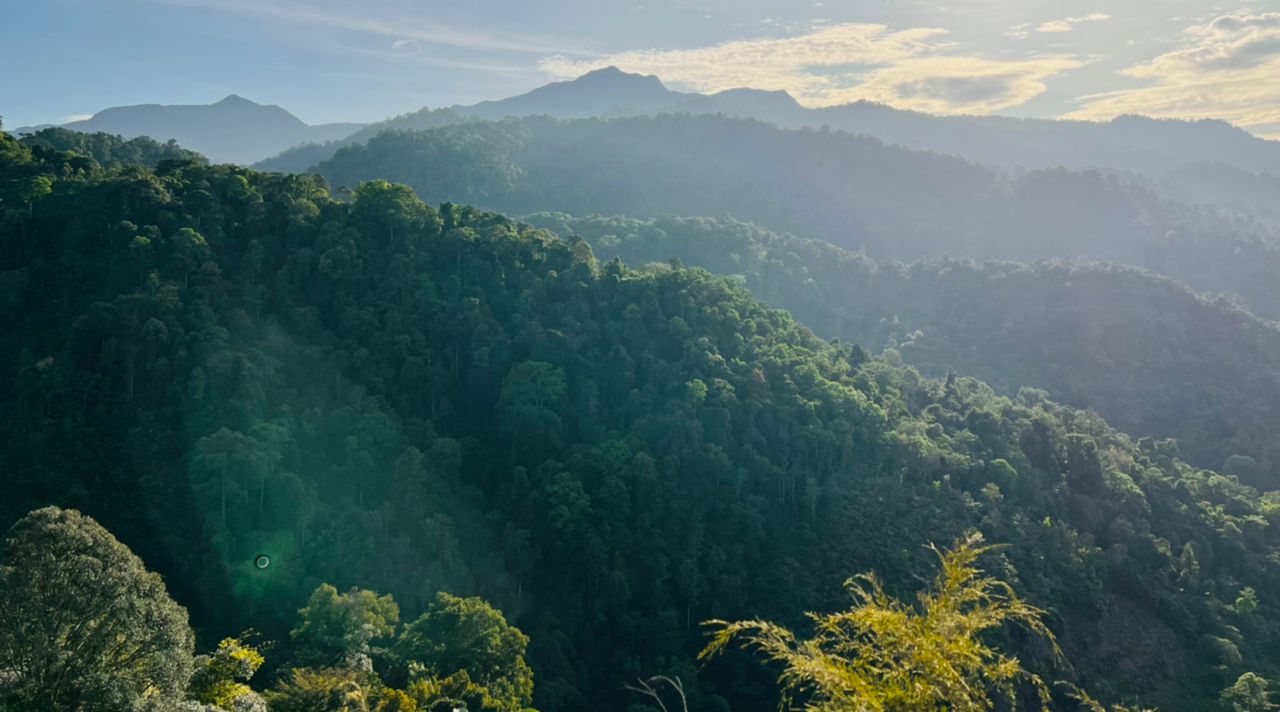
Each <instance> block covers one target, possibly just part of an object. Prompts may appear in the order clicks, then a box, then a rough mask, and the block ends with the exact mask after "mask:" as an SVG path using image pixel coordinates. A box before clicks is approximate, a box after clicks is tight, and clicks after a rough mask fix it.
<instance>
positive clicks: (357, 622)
mask: <svg viewBox="0 0 1280 712" xmlns="http://www.w3.org/2000/svg"><path fill="white" fill-rule="evenodd" d="M298 617H299V619H300V622H299V624H298V627H296V628H294V629H293V631H292V632H291V633H290V637H291V638H293V641H294V643H295V644H296V645H297V651H298V652H297V654H298V659H299V660H300V661H301V662H302V663H303V664H305V665H320V666H324V665H338V664H343V663H346V662H348V661H349V660H350V659H351V658H352V657H353V656H356V655H368V654H369V653H370V652H371V651H372V650H373V643H374V641H377V640H380V639H386V638H389V637H391V636H393V635H395V632H396V627H397V626H398V625H399V623H400V607H399V606H397V605H396V602H395V600H394V599H393V598H392V597H391V596H389V595H385V596H379V595H378V594H376V593H374V592H373V591H367V590H359V589H354V588H353V589H351V590H350V591H347V592H346V593H338V589H336V588H334V587H333V586H331V585H329V584H327V583H325V584H320V586H319V587H318V588H316V590H315V591H314V592H313V593H312V594H311V598H310V599H309V600H308V601H307V605H306V607H305V608H303V609H302V610H300V611H298Z"/></svg>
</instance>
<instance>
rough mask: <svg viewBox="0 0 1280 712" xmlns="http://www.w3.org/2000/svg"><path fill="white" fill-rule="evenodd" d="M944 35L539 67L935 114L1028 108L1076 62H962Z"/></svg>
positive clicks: (877, 33)
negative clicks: (606, 70) (607, 71)
mask: <svg viewBox="0 0 1280 712" xmlns="http://www.w3.org/2000/svg"><path fill="white" fill-rule="evenodd" d="M945 34H946V30H943V29H939V28H930V27H917V28H911V29H906V30H896V31H895V30H890V29H889V28H888V27H886V26H884V25H880V24H865V23H845V24H838V25H828V26H823V27H811V28H809V30H808V31H806V32H804V33H802V34H798V35H794V36H790V37H776V38H764V39H753V40H738V41H734V42H726V43H723V44H718V45H713V46H709V47H698V48H692V49H680V50H640V51H630V52H621V53H617V54H610V55H605V56H602V57H596V58H593V59H586V60H581V59H570V58H566V57H564V56H560V55H557V56H551V57H547V58H545V59H544V60H543V61H542V62H541V65H540V66H541V68H542V69H543V70H544V71H546V72H547V73H548V74H551V75H552V76H554V77H557V78H570V77H575V76H578V75H580V74H582V73H584V72H587V71H590V70H592V69H598V68H600V67H605V66H609V65H614V66H617V67H619V68H620V69H623V70H624V71H630V72H639V73H643V74H656V75H657V76H659V77H661V78H662V79H664V80H667V81H671V82H673V83H676V84H678V85H681V86H683V87H687V88H690V89H693V90H696V91H702V92H714V91H722V90H725V89H732V88H737V87H752V88H756V89H769V90H777V89H783V90H786V91H788V92H790V93H791V94H792V95H794V96H795V97H796V98H797V99H798V100H800V101H801V102H804V103H807V104H810V105H830V104H838V103H845V102H850V101H855V100H858V99H868V100H872V101H880V102H884V103H888V104H893V105H894V106H899V107H903V108H909V109H916V110H919V111H929V112H935V113H990V112H993V111H999V110H1002V109H1007V108H1010V107H1014V106H1018V105H1020V104H1022V103H1025V102H1026V101H1028V100H1030V99H1031V98H1033V97H1035V96H1037V95H1038V94H1040V93H1042V92H1043V91H1044V90H1045V86H1044V83H1043V81H1044V80H1045V79H1047V78H1048V77H1051V76H1053V75H1055V74H1059V73H1061V72H1064V71H1067V70H1069V69H1073V68H1076V67H1079V66H1081V64H1082V63H1081V62H1080V61H1079V60H1077V59H1075V58H1073V57H1069V56H1063V55H1044V56H1038V57H1031V58H1027V59H1022V60H1009V61H1004V60H992V59H985V58H981V57H973V56H966V55H963V54H959V53H957V52H956V48H955V46H954V45H952V44H950V43H948V42H946V41H944V39H943V36H944V35H945Z"/></svg>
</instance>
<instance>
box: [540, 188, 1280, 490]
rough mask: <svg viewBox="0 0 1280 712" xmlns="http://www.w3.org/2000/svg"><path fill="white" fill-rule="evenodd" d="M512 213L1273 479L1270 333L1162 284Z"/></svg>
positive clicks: (944, 368) (740, 230) (1250, 476)
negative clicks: (714, 277)
mask: <svg viewBox="0 0 1280 712" xmlns="http://www.w3.org/2000/svg"><path fill="white" fill-rule="evenodd" d="M525 220H527V221H528V222H530V223H531V224H533V225H535V226H538V227H543V228H546V229H549V230H552V231H555V232H557V233H559V234H561V235H575V236H580V237H582V238H583V239H585V240H586V241H587V242H588V243H589V244H590V245H591V247H592V249H593V250H594V252H595V253H596V254H597V255H599V256H600V257H601V259H608V258H612V257H615V256H616V257H619V258H621V259H622V260H624V261H625V262H627V263H629V264H637V265H639V264H645V263H648V262H666V261H668V260H670V259H677V260H680V261H681V262H683V263H684V264H685V265H687V266H690V267H702V268H705V269H708V270H710V271H712V272H716V273H720V274H727V275H733V276H735V277H736V278H739V279H741V280H742V283H743V284H744V285H745V286H746V287H747V288H748V289H749V290H751V293H752V294H753V295H755V296H756V297H758V298H759V299H762V300H763V301H765V302H768V303H769V304H773V305H776V306H779V307H782V308H785V309H787V310H788V311H790V312H791V313H792V314H794V315H795V316H796V318H797V319H799V320H800V321H801V322H803V323H804V324H807V325H809V326H810V327H812V328H813V329H814V331H815V332H816V333H817V334H819V335H820V336H824V337H828V338H839V339H840V340H842V341H844V342H847V343H858V344H863V345H865V346H867V347H868V348H870V349H872V350H874V351H879V350H881V349H884V348H890V349H892V350H893V352H894V353H895V354H897V355H899V356H900V357H901V358H902V359H903V360H904V361H906V362H908V363H910V364H912V365H914V366H916V367H917V368H919V369H921V370H922V371H923V372H924V373H926V374H928V375H931V376H934V377H943V376H945V375H946V374H947V372H948V370H949V369H956V370H957V371H959V372H960V373H962V374H964V375H969V376H974V377H977V378H980V379H982V380H983V381H985V382H987V383H988V384H990V385H992V386H993V387H995V388H996V389H997V390H999V391H1000V392H1002V393H1005V394H1008V395H1013V394H1016V393H1017V392H1018V391H1019V389H1021V388H1022V387H1027V386H1029V387H1034V388H1043V389H1046V390H1048V391H1049V392H1050V395H1051V396H1052V397H1053V398H1054V399H1056V400H1060V401H1062V402H1065V403H1069V404H1071V405H1074V406H1076V407H1080V408H1093V409H1095V410H1097V411H1098V412H1099V413H1101V414H1102V415H1103V417H1105V418H1106V419H1107V420H1108V422H1110V423H1112V424H1113V425H1115V426H1116V427H1118V428H1119V429H1120V430H1123V431H1124V432H1127V433H1131V434H1134V435H1139V436H1153V437H1157V438H1167V437H1173V438H1176V439H1177V440H1178V444H1179V451H1180V452H1181V453H1182V455H1183V456H1184V457H1186V458H1187V459H1188V460H1189V461H1190V462H1193V463H1195V464H1197V465H1200V466H1203V467H1208V468H1212V469H1222V468H1223V467H1224V466H1225V467H1226V469H1229V470H1231V471H1233V472H1234V473H1235V474H1238V475H1240V476H1241V477H1243V478H1245V479H1247V480H1248V481H1250V482H1252V483H1253V484H1255V485H1257V486H1259V487H1260V488H1263V489H1276V488H1277V487H1280V469H1277V465H1278V464H1280V439H1278V438H1277V437H1276V433H1277V432H1280V413H1277V412H1276V409H1275V408H1274V404H1275V403H1276V402H1280V327H1277V325H1276V324H1275V323H1272V322H1264V321H1262V320H1259V319H1258V318H1256V317H1254V316H1252V315H1250V314H1249V313H1247V312H1245V311H1243V310H1241V309H1239V308H1237V307H1236V306H1235V305H1233V304H1231V303H1230V302H1226V301H1222V300H1210V299H1206V298H1204V297H1202V296H1200V295H1197V294H1195V293H1194V292H1192V291H1191V290H1189V289H1187V288H1186V287H1185V286H1184V285H1181V284H1178V283H1176V282H1173V281H1172V280H1169V279H1167V278H1162V277H1159V276H1157V275H1154V274H1151V273H1149V272H1144V271H1141V270H1135V269H1132V268H1127V267H1123V266H1118V265H1108V264H1095V263H1070V262H1056V261H1055V262H1042V263H1036V264H1032V265H1026V264H1016V263H988V264H983V265H976V264H974V263H972V262H962V261H955V260H950V261H936V262H922V263H914V264H910V265H903V264H900V263H896V262H887V263H883V264H878V263H877V262H876V261H874V260H872V259H871V258H869V257H866V256H865V255H858V254H852V253H849V252H846V251H844V250H841V249H839V248H837V247H833V246H832V245H830V244H828V243H824V242H821V241H818V240H806V239H801V238H797V237H793V236H790V235H777V234H774V233H771V232H768V231H766V230H763V229H760V228H757V227H754V226H752V225H749V224H746V223H740V222H734V221H723V220H708V219H699V218H660V219H655V220H636V219H628V218H603V217H601V218H582V219H575V218H572V217H570V216H567V215H557V214H549V213H543V214H535V215H533V216H530V217H527V218H525ZM1188 374H1195V377H1194V378H1189V377H1188ZM1233 456H1243V457H1235V458H1234V459H1232V457H1233Z"/></svg>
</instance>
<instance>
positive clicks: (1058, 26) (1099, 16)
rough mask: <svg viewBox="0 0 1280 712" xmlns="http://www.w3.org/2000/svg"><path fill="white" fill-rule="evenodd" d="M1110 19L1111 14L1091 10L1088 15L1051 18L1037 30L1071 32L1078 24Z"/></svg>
mask: <svg viewBox="0 0 1280 712" xmlns="http://www.w3.org/2000/svg"><path fill="white" fill-rule="evenodd" d="M1110 19H1111V16H1110V15H1105V14H1103V13H1101V12H1091V13H1089V14H1088V15H1081V16H1080V17H1064V18H1062V19H1061V20H1050V21H1048V22H1045V23H1042V24H1041V25H1040V26H1039V27H1037V28H1036V32H1070V31H1072V30H1074V29H1075V28H1076V26H1077V25H1083V24H1085V23H1089V22H1103V21H1105V20H1110Z"/></svg>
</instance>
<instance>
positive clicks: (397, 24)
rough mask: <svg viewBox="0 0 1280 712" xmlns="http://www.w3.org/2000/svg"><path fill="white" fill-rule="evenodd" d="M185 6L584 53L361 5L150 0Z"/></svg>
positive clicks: (452, 41)
mask: <svg viewBox="0 0 1280 712" xmlns="http://www.w3.org/2000/svg"><path fill="white" fill-rule="evenodd" d="M152 2H157V3H162V4H166V5H179V6H183V7H198V8H204V9H207V10H213V11H220V12H228V13H233V14H237V15H243V16H246V17H251V18H257V19H266V20H273V21H276V22H280V23H282V24H288V25H302V26H308V27H320V28H327V29H333V30H341V31H346V32H353V33H359V34H366V35H374V36H378V37H384V38H389V39H391V40H393V41H401V40H403V41H409V42H422V43H429V44H434V45H441V46H445V47H455V48H459V49H467V50H485V51H501V52H523V53H537V54H545V53H547V52H560V53H566V54H583V53H585V50H583V49H582V48H580V47H576V46H571V45H568V44H567V43H565V42H563V41H559V40H555V39H549V38H545V37H536V36H525V35H510V34H502V35H497V34H489V33H484V32H477V31H475V30H472V29H462V28H458V27H452V26H449V25H443V24H439V23H434V22H429V21H424V20H423V19H422V18H421V16H420V15H418V16H412V17H410V16H396V17H385V16H383V17H379V16H376V15H375V14H373V13H372V12H371V11H370V8H367V7H363V6H351V7H353V8H357V9H354V10H352V11H343V10H329V9H324V8H321V7H317V5H316V4H315V3H309V4H303V3H299V2H293V1H290V0H152Z"/></svg>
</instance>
